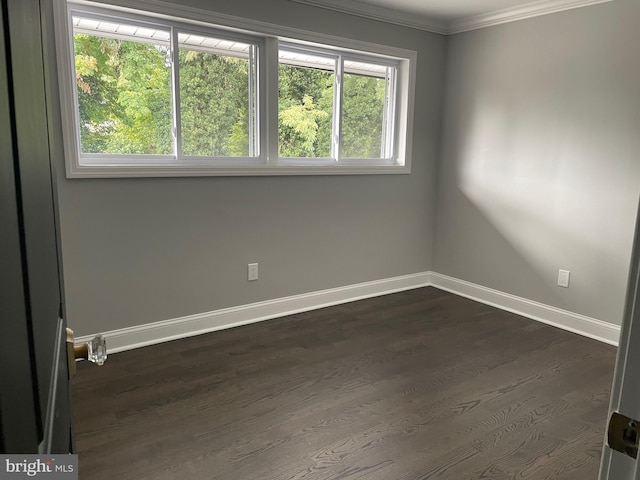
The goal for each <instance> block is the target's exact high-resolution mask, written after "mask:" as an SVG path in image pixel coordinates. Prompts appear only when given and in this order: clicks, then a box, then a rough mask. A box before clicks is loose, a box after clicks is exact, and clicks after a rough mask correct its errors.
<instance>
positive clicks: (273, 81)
mask: <svg viewBox="0 0 640 480" xmlns="http://www.w3.org/2000/svg"><path fill="white" fill-rule="evenodd" d="M264 51H265V52H264V56H263V57H262V58H264V59H265V61H264V62H262V63H261V66H260V67H259V69H260V72H259V76H262V79H261V81H260V92H261V93H263V95H262V99H261V100H260V102H261V105H262V106H264V108H263V110H261V112H260V132H261V137H262V138H261V151H263V152H264V153H263V155H266V161H267V164H268V165H270V166H275V165H277V164H278V141H279V131H278V40H277V39H276V38H273V37H267V38H266V39H265V45H264Z"/></svg>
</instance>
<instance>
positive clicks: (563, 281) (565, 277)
mask: <svg viewBox="0 0 640 480" xmlns="http://www.w3.org/2000/svg"><path fill="white" fill-rule="evenodd" d="M570 275H571V272H570V271H569V270H558V286H559V287H564V288H569V276H570Z"/></svg>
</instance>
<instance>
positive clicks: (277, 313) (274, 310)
mask: <svg viewBox="0 0 640 480" xmlns="http://www.w3.org/2000/svg"><path fill="white" fill-rule="evenodd" d="M429 279H430V275H429V273H428V272H423V273H416V274H413V275H404V276H401V277H393V278H387V279H384V280H376V281H373V282H366V283H359V284H356V285H348V286H346V287H339V288H331V289H328V290H321V291H318V292H311V293H305V294H302V295H294V296H291V297H284V298H278V299H275V300H267V301H265V302H258V303H252V304H249V305H242V306H239V307H231V308H225V309H222V310H215V311H213V312H206V313H199V314H196V315H188V316H186V317H180V318H174V319H170V320H163V321H160V322H154V323H147V324H144V325H137V326H135V327H128V328H122V329H119V330H111V331H109V332H103V334H102V335H103V336H104V337H105V339H106V341H107V347H108V351H109V352H110V353H117V352H122V351H124V350H131V349H134V348H138V347H144V346H147V345H154V344H157V343H162V342H167V341H169V340H176V339H178V338H185V337H191V336H194V335H200V334H202V333H208V332H213V331H216V330H222V329H225V328H231V327H237V326H240V325H246V324H249V323H255V322H261V321H263V320H269V319H271V318H277V317H283V316H285V315H291V314H294V313H299V312H305V311H308V310H315V309H318V308H322V307H329V306H331V305H338V304H340V303H347V302H353V301H354V300H360V299H363V298H370V297H377V296H380V295H386V294H388V293H395V292H400V291H403V290H411V289H413V288H419V287H426V286H428V285H429V283H430V282H429ZM92 337H93V335H87V336H82V337H77V338H76V343H83V342H86V341H89V340H90V339H91V338H92Z"/></svg>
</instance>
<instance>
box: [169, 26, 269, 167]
mask: <svg viewBox="0 0 640 480" xmlns="http://www.w3.org/2000/svg"><path fill="white" fill-rule="evenodd" d="M178 39H179V44H180V51H179V57H180V115H181V125H182V152H183V153H184V155H190V156H210V157H248V156H256V155H257V154H258V152H257V148H256V146H255V135H254V132H256V128H255V122H256V114H255V91H256V88H255V87H256V82H255V78H256V76H255V75H254V74H253V72H254V71H255V65H254V64H253V61H254V60H253V59H254V58H255V55H254V54H253V50H254V47H253V46H252V45H249V44H245V43H239V42H232V41H228V40H222V39H217V38H210V37H202V36H199V35H189V34H185V33H181V34H179V36H178Z"/></svg>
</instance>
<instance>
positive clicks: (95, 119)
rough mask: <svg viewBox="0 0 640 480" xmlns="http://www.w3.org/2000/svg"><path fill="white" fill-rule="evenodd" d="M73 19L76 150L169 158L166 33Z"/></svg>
mask: <svg viewBox="0 0 640 480" xmlns="http://www.w3.org/2000/svg"><path fill="white" fill-rule="evenodd" d="M73 20H74V47H75V66H76V89H77V92H78V105H79V121H80V151H81V152H82V153H108V154H155V155H169V154H172V153H173V136H172V134H171V129H172V125H173V119H172V106H171V66H170V54H169V43H168V41H165V40H163V38H166V40H168V37H169V35H168V32H156V31H154V30H149V29H142V28H139V27H137V26H133V25H131V26H130V25H123V24H116V23H111V22H103V21H97V20H92V19H84V18H77V17H74V19H73ZM138 31H141V32H139V33H140V34H139V35H136V34H135V32H138ZM132 32H133V33H132ZM154 34H155V36H154Z"/></svg>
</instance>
